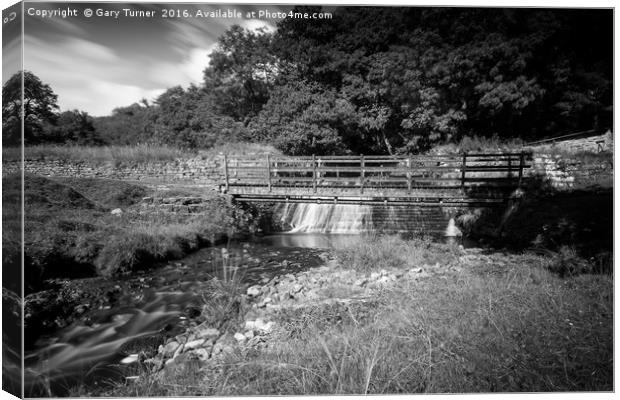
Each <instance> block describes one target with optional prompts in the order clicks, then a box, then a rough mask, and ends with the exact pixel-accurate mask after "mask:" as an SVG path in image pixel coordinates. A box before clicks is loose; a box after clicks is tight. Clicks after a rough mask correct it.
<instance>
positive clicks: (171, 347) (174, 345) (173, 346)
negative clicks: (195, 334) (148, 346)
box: [160, 341, 181, 357]
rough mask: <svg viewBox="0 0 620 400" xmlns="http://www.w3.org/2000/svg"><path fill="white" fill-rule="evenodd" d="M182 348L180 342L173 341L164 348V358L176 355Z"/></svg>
mask: <svg viewBox="0 0 620 400" xmlns="http://www.w3.org/2000/svg"><path fill="white" fill-rule="evenodd" d="M180 346H181V345H180V344H179V342H176V341H172V342H170V343H168V344H167V345H165V346H163V348H162V351H161V353H162V354H163V355H164V357H170V356H172V355H173V354H174V353H175V351H176V350H177V349H178V348H179V347H180ZM160 347H161V346H160Z"/></svg>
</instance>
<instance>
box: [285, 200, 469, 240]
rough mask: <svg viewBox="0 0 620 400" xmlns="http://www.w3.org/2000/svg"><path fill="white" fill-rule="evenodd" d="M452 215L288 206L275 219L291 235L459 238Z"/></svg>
mask: <svg viewBox="0 0 620 400" xmlns="http://www.w3.org/2000/svg"><path fill="white" fill-rule="evenodd" d="M453 213H454V210H448V209H445V208H441V207H415V206H393V205H355V204H316V203H288V204H286V203H285V204H278V205H276V212H275V215H276V219H277V220H278V222H279V223H280V225H281V226H283V227H284V228H285V229H286V230H287V231H288V232H290V233H327V234H354V233H365V232H382V233H418V234H428V235H436V236H460V232H458V228H456V226H454V219H451V216H452V214H453ZM450 221H452V223H451V224H450Z"/></svg>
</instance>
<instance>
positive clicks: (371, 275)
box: [370, 272, 381, 281]
mask: <svg viewBox="0 0 620 400" xmlns="http://www.w3.org/2000/svg"><path fill="white" fill-rule="evenodd" d="M379 277H381V274H380V273H378V272H373V273H372V274H370V279H372V280H373V281H374V280H377V279H379Z"/></svg>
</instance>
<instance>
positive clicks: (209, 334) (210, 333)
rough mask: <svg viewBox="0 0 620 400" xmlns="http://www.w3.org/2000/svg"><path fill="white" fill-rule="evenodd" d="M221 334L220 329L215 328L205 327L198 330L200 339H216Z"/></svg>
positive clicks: (197, 336)
mask: <svg viewBox="0 0 620 400" xmlns="http://www.w3.org/2000/svg"><path fill="white" fill-rule="evenodd" d="M219 336H220V331H218V330H217V329H215V328H203V329H199V330H198V331H197V332H196V338H198V339H215V338H217V337H219Z"/></svg>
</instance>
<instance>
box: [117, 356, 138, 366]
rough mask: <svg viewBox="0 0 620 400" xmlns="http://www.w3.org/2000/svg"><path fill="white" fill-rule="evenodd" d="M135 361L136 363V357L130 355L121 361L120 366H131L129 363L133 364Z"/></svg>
mask: <svg viewBox="0 0 620 400" xmlns="http://www.w3.org/2000/svg"><path fill="white" fill-rule="evenodd" d="M136 361H138V355H137V354H130V355H128V356H127V357H125V358H123V359H122V360H121V364H131V363H135V362H136Z"/></svg>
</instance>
